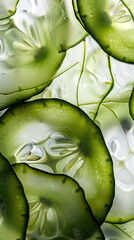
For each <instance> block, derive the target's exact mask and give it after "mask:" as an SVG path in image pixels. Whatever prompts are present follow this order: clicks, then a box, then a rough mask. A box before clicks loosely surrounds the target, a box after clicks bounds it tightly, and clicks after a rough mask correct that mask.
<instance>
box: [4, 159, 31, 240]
mask: <svg viewBox="0 0 134 240" xmlns="http://www.w3.org/2000/svg"><path fill="white" fill-rule="evenodd" d="M28 213H29V209H28V203H27V200H26V198H25V195H24V191H23V188H22V185H21V183H20V181H19V180H18V178H17V176H16V174H15V172H14V171H13V169H12V167H11V166H10V164H9V162H8V161H7V160H6V159H5V158H4V157H3V156H2V155H0V239H1V240H5V239H6V240H17V239H19V240H23V239H24V237H25V233H26V228H27V223H28Z"/></svg>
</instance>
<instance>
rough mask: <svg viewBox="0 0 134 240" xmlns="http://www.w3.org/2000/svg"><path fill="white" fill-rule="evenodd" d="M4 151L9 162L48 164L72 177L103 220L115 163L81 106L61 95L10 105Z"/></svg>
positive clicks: (1, 142) (0, 125)
mask: <svg viewBox="0 0 134 240" xmlns="http://www.w3.org/2000/svg"><path fill="white" fill-rule="evenodd" d="M11 126H13V127H12V128H11ZM0 151H1V152H2V154H3V155H4V156H5V157H7V159H8V160H9V162H10V163H11V164H13V163H15V162H17V163H21V162H26V163H28V164H33V166H34V164H44V167H45V165H46V166H47V169H46V171H48V169H50V170H49V171H51V172H53V173H58V174H66V175H69V176H70V177H72V178H74V179H75V180H76V181H77V182H78V183H79V184H80V186H81V187H82V188H83V189H84V192H85V195H86V200H87V201H88V203H89V205H90V206H91V209H92V211H93V214H94V216H95V217H96V219H97V221H98V222H99V223H100V224H101V223H102V222H103V221H104V219H105V217H106V215H107V213H108V211H109V209H110V207H111V204H112V200H113V196H114V178H113V166H112V161H111V157H110V154H109V152H108V150H107V148H106V146H105V143H104V140H103V137H102V134H101V132H100V130H99V128H98V127H97V126H96V125H95V123H94V122H92V121H91V120H90V118H89V117H88V116H87V115H86V114H85V113H84V112H83V111H82V110H80V109H79V108H77V107H75V106H73V105H71V104H69V103H67V102H65V101H63V100H58V99H42V100H36V101H33V102H27V103H24V104H22V105H20V106H18V107H15V108H11V109H9V110H8V111H7V112H6V113H5V114H4V115H3V116H2V117H1V118H0ZM43 170H44V168H43ZM98 195H99V198H98Z"/></svg>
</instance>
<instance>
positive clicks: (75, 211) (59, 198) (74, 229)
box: [14, 164, 104, 240]
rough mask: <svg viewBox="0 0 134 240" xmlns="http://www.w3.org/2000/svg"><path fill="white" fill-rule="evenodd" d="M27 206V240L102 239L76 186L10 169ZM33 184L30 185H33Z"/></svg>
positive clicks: (50, 176)
mask: <svg viewBox="0 0 134 240" xmlns="http://www.w3.org/2000/svg"><path fill="white" fill-rule="evenodd" d="M14 170H15V172H16V174H17V176H18V178H19V179H20V181H21V182H22V184H23V187H24V191H25V194H26V197H27V199H28V202H29V206H30V219H29V223H28V229H27V239H28V240H29V239H33V238H36V239H38V240H40V239H76V240H86V239H89V240H95V239H96V240H97V239H100V240H101V239H102V240H103V239H104V238H103V234H102V233H101V231H100V230H99V227H98V225H97V223H96V221H95V220H94V217H93V216H92V213H91V210H90V208H89V206H88V204H87V202H86V201H85V197H84V193H83V191H82V189H81V188H80V186H79V185H78V184H77V183H76V182H75V181H74V180H73V179H71V178H69V177H67V176H65V175H54V174H48V173H46V172H43V171H40V170H35V169H34V168H31V167H29V166H28V165H26V164H16V165H14ZM33 181H34V185H33Z"/></svg>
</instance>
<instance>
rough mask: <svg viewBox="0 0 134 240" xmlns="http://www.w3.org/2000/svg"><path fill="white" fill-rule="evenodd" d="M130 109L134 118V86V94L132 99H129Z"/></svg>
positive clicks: (133, 92) (133, 91) (133, 93)
mask: <svg viewBox="0 0 134 240" xmlns="http://www.w3.org/2000/svg"><path fill="white" fill-rule="evenodd" d="M129 109H130V114H131V116H132V118H133V119H134V88H133V90H132V94H131V97H130V101H129Z"/></svg>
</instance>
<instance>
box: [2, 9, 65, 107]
mask: <svg viewBox="0 0 134 240" xmlns="http://www.w3.org/2000/svg"><path fill="white" fill-rule="evenodd" d="M0 39H1V41H0V53H1V58H2V59H1V61H0V86H1V87H0V103H1V102H2V104H0V109H2V108H3V95H8V94H12V96H13V94H14V95H16V94H17V95H18V96H17V102H20V101H22V100H25V99H26V98H27V99H28V98H29V97H31V95H34V94H35V91H34V90H33V89H35V88H38V87H40V86H41V85H45V84H46V85H47V84H48V83H49V82H50V80H51V79H52V77H53V75H54V74H55V73H56V71H57V70H58V68H59V67H60V64H61V62H62V60H63V58H64V56H65V53H61V54H59V53H58V51H57V49H56V48H55V46H54V44H53V42H52V40H51V37H50V34H49V31H48V28H47V24H46V20H45V17H43V16H36V15H34V14H33V13H29V12H26V11H19V12H16V14H15V15H14V17H13V19H12V22H11V24H9V28H8V29H7V27H6V26H5V30H3V31H0ZM52 59H53V61H52ZM30 90H31V91H30ZM28 91H29V93H28ZM19 94H20V95H19ZM10 96H11V95H10ZM10 96H9V97H7V99H5V100H4V104H5V107H8V106H10V105H11V103H10V99H8V98H10ZM15 97H16V96H15ZM15 97H13V98H12V102H13V103H16V98H15Z"/></svg>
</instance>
